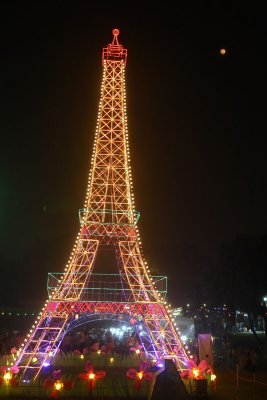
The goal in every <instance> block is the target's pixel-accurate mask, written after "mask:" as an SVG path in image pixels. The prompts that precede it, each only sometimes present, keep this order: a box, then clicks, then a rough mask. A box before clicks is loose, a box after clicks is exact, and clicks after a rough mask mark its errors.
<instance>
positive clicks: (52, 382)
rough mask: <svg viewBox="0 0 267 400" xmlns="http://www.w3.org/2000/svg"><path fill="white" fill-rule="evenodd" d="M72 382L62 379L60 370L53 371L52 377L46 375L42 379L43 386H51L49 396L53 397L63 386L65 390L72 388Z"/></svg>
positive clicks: (56, 396) (55, 396)
mask: <svg viewBox="0 0 267 400" xmlns="http://www.w3.org/2000/svg"><path fill="white" fill-rule="evenodd" d="M73 386H74V383H73V382H72V381H71V380H66V381H62V380H61V371H60V370H57V371H53V374H52V377H48V378H46V379H45V381H44V387H46V388H51V389H52V391H51V394H50V396H51V397H53V398H58V397H59V393H60V391H61V390H62V389H63V388H64V389H66V390H70V389H72V388H73Z"/></svg>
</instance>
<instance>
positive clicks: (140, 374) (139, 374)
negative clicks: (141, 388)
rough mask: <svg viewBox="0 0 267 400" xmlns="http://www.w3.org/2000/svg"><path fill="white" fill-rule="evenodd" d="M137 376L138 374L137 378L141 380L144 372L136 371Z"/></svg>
mask: <svg viewBox="0 0 267 400" xmlns="http://www.w3.org/2000/svg"><path fill="white" fill-rule="evenodd" d="M137 376H138V379H140V380H141V379H142V378H143V376H144V373H143V372H138V373H137Z"/></svg>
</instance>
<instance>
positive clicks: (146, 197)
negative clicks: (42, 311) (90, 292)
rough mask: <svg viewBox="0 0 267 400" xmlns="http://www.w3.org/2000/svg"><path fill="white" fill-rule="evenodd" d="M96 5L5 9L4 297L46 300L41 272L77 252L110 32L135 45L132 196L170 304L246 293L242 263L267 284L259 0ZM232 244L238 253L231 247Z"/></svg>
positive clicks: (253, 283)
mask: <svg viewBox="0 0 267 400" xmlns="http://www.w3.org/2000/svg"><path fill="white" fill-rule="evenodd" d="M95 3H96V4H93V3H92V2H91V1H72V2H70V1H35V2H29V1H2V2H1V5H0V19H1V21H0V29H1V35H0V45H1V63H0V73H1V75H0V76H1V77H0V102H1V107H0V124H1V127H0V128H1V130H0V132H1V133H0V134H1V146H0V151H1V153H0V155H1V157H0V184H1V187H0V268H1V283H0V288H1V291H0V305H6V306H15V305H17V306H21V307H24V306H25V307H28V308H30V307H32V308H34V307H36V306H38V304H39V302H40V301H43V300H44V299H45V298H46V278H47V273H48V272H49V271H59V272H60V271H63V269H64V267H65V264H66V262H67V260H68V258H69V255H70V251H71V250H72V246H73V242H74V240H75V238H76V235H77V232H78V229H79V220H78V210H79V209H80V208H82V207H83V204H84V198H85V193H86V187H87V178H88V173H89V164H90V159H91V154H92V142H93V138H94V132H95V125H96V116H97V109H98V103H99V95H100V83H101V76H102V65H101V53H102V48H103V47H105V46H106V45H107V44H108V43H110V42H111V40H112V34H111V31H112V29H113V28H118V29H119V30H120V32H121V34H120V36H119V41H120V43H121V44H123V46H124V47H126V48H127V49H128V62H127V69H126V90H127V112H128V126H129V136H130V150H131V159H132V170H133V182H134V192H135V199H136V208H137V210H138V211H140V212H141V218H140V222H139V225H140V233H141V238H142V242H143V250H144V254H145V257H146V259H147V261H148V263H149V265H150V269H151V271H152V273H153V274H162V275H167V276H168V278H169V298H170V300H171V301H172V303H173V304H174V305H179V304H181V303H182V302H184V301H191V300H193V301H195V302H200V303H201V302H202V301H205V302H214V303H216V302H220V301H226V300H227V299H228V300H229V299H230V301H231V299H232V300H233V303H238V298H235V297H236V296H237V297H238V296H239V294H238V290H237V288H236V287H235V288H234V287H233V285H232V286H231V285H229V286H228V287H227V279H228V280H229V282H230V281H231V280H232V277H231V273H232V272H231V271H232V269H233V268H234V270H235V279H236V281H235V282H239V284H238V285H237V286H238V287H239V289H240V287H241V286H242V290H240V296H241V297H242V293H243V294H244V293H247V292H248V291H249V290H250V289H251V287H253V293H256V295H259V296H261V295H262V294H263V292H264V290H267V288H266V279H264V276H265V275H264V271H266V262H267V261H266V260H267V240H266V234H267V209H266V207H267V190H266V187H267V186H266V184H267V167H266V139H265V136H266V93H267V90H266V89H267V87H266V71H267V69H266V61H265V59H266V37H267V36H266V32H265V31H264V30H265V27H266V14H265V13H264V11H263V9H261V7H263V6H260V5H259V4H258V5H257V8H256V6H252V5H251V4H250V5H248V6H246V5H245V4H244V2H242V3H241V2H240V3H239V4H238V3H236V4H235V5H233V4H231V3H232V2H219V1H217V2H204V3H203V2H200V3H199V5H197V6H196V4H193V3H192V2H189V3H188V5H185V4H181V5H179V6H178V5H176V6H175V7H174V6H171V5H170V4H169V5H168V2H161V5H160V6H159V5H157V4H156V2H154V3H149V4H148V5H145V2H140V3H139V2H110V3H108V2H106V3H105V2H104V3H103V2H101V4H99V5H98V4H97V2H95ZM177 4H178V3H177ZM226 4H228V6H226ZM221 48H225V49H226V54H225V55H221V54H220V49H221ZM240 238H241V239H240ZM237 243H239V244H240V243H241V245H240V246H241V247H242V251H241V253H242V256H240V257H239V256H238V257H235V255H236V254H239V255H240V253H238V252H239V250H238V251H235V250H233V253H231V251H230V250H229V248H230V249H233V248H235V249H236V246H237V247H238V244H237ZM244 243H245V245H244ZM231 246H232V247H231ZM244 248H245V249H244ZM247 249H249V251H248V253H249V255H247V253H246V251H247ZM259 249H260V250H259ZM229 252H230V253H231V254H232V256H231V255H229ZM259 253H260V254H259ZM233 254H234V256H233ZM233 258H235V259H236V258H238V260H239V261H238V262H237V261H233ZM248 259H249V260H250V261H249V262H248ZM255 259H257V263H254V262H255ZM242 260H243V261H242ZM244 264H246V266H245V267H244ZM244 268H245V269H247V270H246V272H245V273H244ZM100 269H101V268H100ZM99 272H100V271H99ZM102 272H105V271H102ZM225 276H227V279H225ZM241 276H243V278H242V279H241V280H240V277H241ZM244 276H245V278H244ZM222 282H224V283H223V284H222ZM230 286H231V290H232V291H231V290H230ZM220 288H221V290H219V289H220ZM228 289H229V290H228ZM241 292H242V293H241ZM241 297H240V298H241Z"/></svg>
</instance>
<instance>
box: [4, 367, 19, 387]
mask: <svg viewBox="0 0 267 400" xmlns="http://www.w3.org/2000/svg"><path fill="white" fill-rule="evenodd" d="M18 372H19V369H18V367H17V366H15V365H14V366H13V367H11V368H10V369H9V370H8V369H7V367H6V366H5V365H3V366H1V367H0V374H1V375H2V376H1V377H0V386H1V385H3V384H6V385H11V386H18V383H19V380H18V377H17V375H16V374H17V373H18Z"/></svg>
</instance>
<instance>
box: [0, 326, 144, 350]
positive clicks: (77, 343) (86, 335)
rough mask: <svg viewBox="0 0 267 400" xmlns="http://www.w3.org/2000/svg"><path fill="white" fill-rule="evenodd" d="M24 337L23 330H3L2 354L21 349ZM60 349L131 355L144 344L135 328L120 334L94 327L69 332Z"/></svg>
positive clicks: (1, 338) (0, 332)
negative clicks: (141, 343)
mask: <svg viewBox="0 0 267 400" xmlns="http://www.w3.org/2000/svg"><path fill="white" fill-rule="evenodd" d="M115 331H116V330H115ZM24 338H25V334H24V332H23V331H17V330H15V331H14V330H8V329H4V330H1V331H0V355H1V356H4V355H9V354H10V353H11V351H12V349H19V347H20V345H21V343H23V340H24ZM59 351H60V352H61V354H64V355H66V356H68V355H73V354H79V353H80V354H86V353H88V352H90V351H92V352H97V351H101V352H104V353H107V354H113V355H114V354H119V355H121V356H123V357H129V356H130V355H131V354H133V352H134V351H137V352H139V351H142V346H141V345H140V343H139V340H138V337H137V335H136V334H135V332H134V330H125V331H120V334H116V333H114V331H113V332H112V331H111V330H110V329H109V328H96V327H92V328H84V329H79V330H72V331H70V332H67V333H66V334H65V336H64V338H63V340H62V342H61V344H60V347H59Z"/></svg>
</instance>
